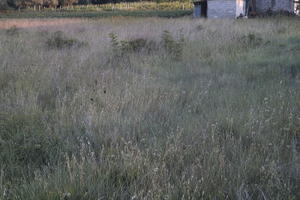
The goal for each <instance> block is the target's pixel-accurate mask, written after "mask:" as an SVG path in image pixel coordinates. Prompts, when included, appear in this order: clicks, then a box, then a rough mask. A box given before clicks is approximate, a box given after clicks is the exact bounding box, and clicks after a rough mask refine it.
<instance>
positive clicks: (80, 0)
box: [0, 0, 172, 9]
mask: <svg viewBox="0 0 300 200" xmlns="http://www.w3.org/2000/svg"><path fill="white" fill-rule="evenodd" d="M0 1H1V2H0V9H7V8H15V9H17V8H26V7H32V6H42V7H61V6H70V5H87V4H105V3H119V2H135V1H140V0H0ZM146 1H155V2H167V1H168V2H170V1H172V0H146Z"/></svg>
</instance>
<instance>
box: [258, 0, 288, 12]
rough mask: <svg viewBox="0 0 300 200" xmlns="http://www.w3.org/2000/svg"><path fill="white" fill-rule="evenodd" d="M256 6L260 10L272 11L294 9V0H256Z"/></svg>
mask: <svg viewBox="0 0 300 200" xmlns="http://www.w3.org/2000/svg"><path fill="white" fill-rule="evenodd" d="M256 7H257V10H258V11H259V12H264V11H267V10H272V11H282V10H283V11H289V12H292V11H293V0H256Z"/></svg>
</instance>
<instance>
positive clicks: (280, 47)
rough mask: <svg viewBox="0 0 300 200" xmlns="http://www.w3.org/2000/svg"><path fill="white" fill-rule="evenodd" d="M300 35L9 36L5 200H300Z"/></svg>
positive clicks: (0, 166) (271, 27)
mask: <svg viewBox="0 0 300 200" xmlns="http://www.w3.org/2000/svg"><path fill="white" fill-rule="evenodd" d="M100 25H101V27H100ZM82 26H84V29H82ZM99 27H100V28H103V29H101V31H99ZM145 27H146V28H145ZM299 27H300V26H299V20H298V19H297V18H284V17H278V18H267V19H253V20H238V21H233V20H199V21H190V20H188V19H174V20H172V19H143V20H140V19H130V20H128V19H119V20H117V21H114V20H111V19H102V20H100V21H99V22H95V21H93V22H91V24H88V23H86V24H85V25H80V29H78V27H77V26H76V25H72V26H71V27H68V28H65V29H64V30H63V32H62V31H60V32H57V30H56V29H57V28H56V29H55V28H51V27H49V28H48V29H46V30H45V29H34V30H28V29H16V28H12V29H9V30H5V31H4V30H3V31H1V32H0V39H1V40H0V41H1V42H0V45H1V48H0V61H1V63H0V64H1V65H0V66H1V70H0V107H1V111H0V131H1V134H0V195H1V196H0V197H1V198H2V199H49V200H50V199H299V197H300V193H299V191H300V188H299V186H300V184H299V183H300V182H299V180H300V173H299V166H300V159H299V158H300V135H299V133H300V121H299V120H300V115H299V114H300V102H299V99H300V91H299V86H300V68H299V67H300V65H299V63H300V57H299V53H300V36H299V34H298V33H299ZM49 41H50V42H49ZM53 41H55V42H54V43H53ZM57 41H58V42H57ZM70 41H72V42H70ZM83 43H88V45H84V46H81V45H78V44H83Z"/></svg>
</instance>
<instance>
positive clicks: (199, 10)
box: [194, 0, 208, 18]
mask: <svg viewBox="0 0 300 200" xmlns="http://www.w3.org/2000/svg"><path fill="white" fill-rule="evenodd" d="M207 10H208V5H207V0H200V1H196V2H194V17H204V18H207Z"/></svg>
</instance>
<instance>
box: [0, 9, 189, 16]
mask: <svg viewBox="0 0 300 200" xmlns="http://www.w3.org/2000/svg"><path fill="white" fill-rule="evenodd" d="M191 14H192V11H191V10H145V11H137V10H132V11H127V10H115V11H76V10H74V11H41V12H35V11H24V12H8V13H1V14H0V18H70V17H72V18H78V17H86V18H102V17H118V16H123V17H166V18H177V17H182V16H186V15H191Z"/></svg>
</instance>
